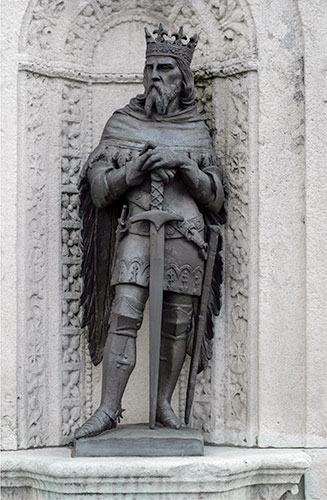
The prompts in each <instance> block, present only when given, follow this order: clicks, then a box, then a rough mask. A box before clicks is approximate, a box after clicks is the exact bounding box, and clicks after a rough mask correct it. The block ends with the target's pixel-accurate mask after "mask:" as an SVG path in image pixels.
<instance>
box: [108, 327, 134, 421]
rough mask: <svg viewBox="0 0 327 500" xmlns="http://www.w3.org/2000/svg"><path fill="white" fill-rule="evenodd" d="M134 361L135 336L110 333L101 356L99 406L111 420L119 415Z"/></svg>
mask: <svg viewBox="0 0 327 500" xmlns="http://www.w3.org/2000/svg"><path fill="white" fill-rule="evenodd" d="M135 361H136V338H135V337H127V336H124V335H115V334H113V333H110V334H109V335H108V339H107V342H106V347H105V351H104V357H103V380H102V398H101V406H103V407H105V408H106V411H107V413H108V414H109V415H110V418H112V420H117V418H118V417H119V416H121V399H122V396H123V393H124V391H125V387H126V384H127V382H128V379H129V377H130V374H131V373H132V371H133V369H134V366H135Z"/></svg>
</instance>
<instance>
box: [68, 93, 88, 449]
mask: <svg viewBox="0 0 327 500" xmlns="http://www.w3.org/2000/svg"><path fill="white" fill-rule="evenodd" d="M88 104H89V103H88V92H87V86H86V85H80V84H76V83H75V84H74V83H64V85H63V92H62V121H61V123H62V164H61V169H62V170H61V171H62V178H61V181H62V187H61V191H62V194H61V216H62V320H61V328H62V366H63V379H62V383H63V386H62V434H63V436H64V440H66V439H67V438H69V437H70V436H71V434H72V432H73V431H74V429H75V428H76V427H78V426H79V425H81V424H82V422H83V421H84V419H85V416H88V415H89V414H90V413H91V410H92V404H91V395H92V390H91V384H92V370H90V362H89V361H88V363H87V364H86V368H85V335H84V334H83V332H82V330H81V314H82V313H81V310H80V306H79V298H80V294H81V287H82V284H81V279H80V258H81V254H80V234H79V233H80V220H79V216H78V205H79V196H78V190H77V184H78V174H79V171H80V168H81V164H82V157H83V155H85V154H86V151H85V149H86V146H89V141H90V140H89V133H88V134H87V133H85V129H86V130H88V129H89V128H90V125H91V117H90V115H89V112H88ZM86 142H87V144H85V143H86ZM83 409H84V410H83ZM85 409H86V414H85Z"/></svg>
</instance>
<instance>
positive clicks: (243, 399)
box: [223, 75, 249, 444]
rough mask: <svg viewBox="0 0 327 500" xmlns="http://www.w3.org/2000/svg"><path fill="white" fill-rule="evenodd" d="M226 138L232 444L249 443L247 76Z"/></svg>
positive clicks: (233, 99) (233, 103) (233, 94)
mask: <svg viewBox="0 0 327 500" xmlns="http://www.w3.org/2000/svg"><path fill="white" fill-rule="evenodd" d="M226 84H227V93H228V95H229V104H228V116H229V121H228V135H227V136H226V151H225V152H224V153H225V154H224V160H223V163H224V172H225V184H226V188H227V192H228V198H227V225H226V231H225V290H226V296H225V300H226V332H225V335H226V339H225V348H226V352H225V360H226V399H225V402H226V403H225V422H226V433H227V435H228V440H231V441H232V442H233V443H235V444H236V443H240V444H241V443H242V444H244V442H245V441H246V432H247V419H248V369H247V368H248V361H249V360H248V263H249V255H248V253H249V241H248V234H249V200H248V195H249V193H248V176H249V123H248V89H247V76H246V75H240V76H235V77H231V78H228V79H227V82H226Z"/></svg>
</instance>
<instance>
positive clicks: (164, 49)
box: [144, 23, 198, 66]
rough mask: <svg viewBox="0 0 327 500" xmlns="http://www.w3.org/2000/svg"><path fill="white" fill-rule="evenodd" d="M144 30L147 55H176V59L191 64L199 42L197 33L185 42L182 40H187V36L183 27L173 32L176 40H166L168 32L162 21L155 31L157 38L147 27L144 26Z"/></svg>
mask: <svg viewBox="0 0 327 500" xmlns="http://www.w3.org/2000/svg"><path fill="white" fill-rule="evenodd" d="M144 30H145V40H146V57H149V56H169V57H175V58H176V59H181V60H182V61H184V62H185V63H186V64H187V65H188V66H190V65H191V61H192V56H193V52H194V49H195V47H196V44H197V43H198V35H197V34H195V35H193V36H191V38H190V39H189V41H188V43H187V44H184V43H183V42H182V40H187V37H186V36H185V35H184V32H183V27H181V28H180V29H179V31H178V33H172V35H171V36H173V37H175V40H166V39H165V38H164V37H165V36H168V32H167V31H166V30H165V29H164V28H163V26H162V24H161V23H160V24H159V27H158V28H157V29H156V30H154V32H153V34H154V35H157V36H156V38H153V36H152V35H151V33H150V32H149V30H148V29H147V28H144Z"/></svg>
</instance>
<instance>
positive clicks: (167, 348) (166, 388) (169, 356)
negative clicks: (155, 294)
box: [158, 297, 193, 403]
mask: <svg viewBox="0 0 327 500" xmlns="http://www.w3.org/2000/svg"><path fill="white" fill-rule="evenodd" d="M192 313H193V307H192V304H183V303H178V302H177V301H176V297H175V298H174V300H172V301H169V302H168V301H167V299H166V302H165V304H164V309H163V320H162V333H161V348H160V369H159V388H158V403H160V401H163V400H166V401H168V402H169V403H170V401H171V398H172V395H173V392H174V389H175V387H176V383H177V380H178V377H179V374H180V372H181V369H182V366H183V363H184V359H185V353H186V344H187V338H188V334H189V331H190V328H191V322H192Z"/></svg>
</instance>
